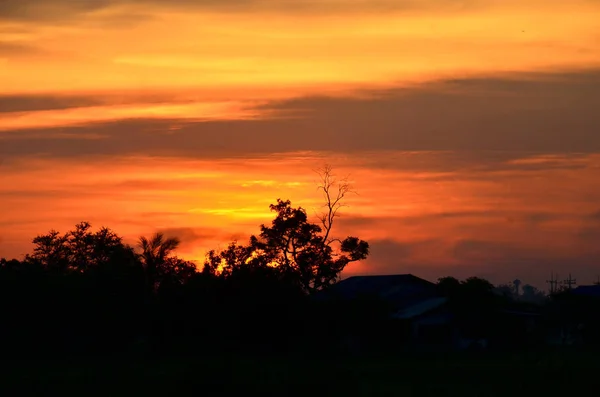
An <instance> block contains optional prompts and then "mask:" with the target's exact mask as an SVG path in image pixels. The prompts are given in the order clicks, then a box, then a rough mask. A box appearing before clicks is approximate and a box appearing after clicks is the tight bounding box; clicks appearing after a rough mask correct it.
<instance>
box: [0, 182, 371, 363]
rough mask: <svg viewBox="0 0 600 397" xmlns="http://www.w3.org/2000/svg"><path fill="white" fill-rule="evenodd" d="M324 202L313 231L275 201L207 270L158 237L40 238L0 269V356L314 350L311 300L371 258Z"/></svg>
mask: <svg viewBox="0 0 600 397" xmlns="http://www.w3.org/2000/svg"><path fill="white" fill-rule="evenodd" d="M325 192H326V193H327V194H326V197H327V198H328V199H329V198H330V197H329V194H328V191H325ZM327 203H328V207H327V208H328V210H327V211H326V213H325V214H324V216H323V217H322V218H321V220H322V224H321V225H318V224H315V223H312V222H310V221H309V219H308V216H307V213H306V211H305V210H304V209H303V208H295V207H293V206H292V205H291V203H290V202H289V201H282V200H278V201H277V203H276V204H274V205H271V207H270V208H271V210H272V211H273V212H274V214H275V217H274V219H273V221H272V222H271V224H270V225H262V226H261V228H260V234H258V235H256V236H252V237H251V238H250V239H249V241H248V243H247V244H239V243H237V242H233V243H231V244H230V245H229V246H228V247H227V248H226V249H224V250H222V251H211V252H209V253H208V255H207V258H206V261H205V263H204V264H202V266H196V264H194V263H191V262H188V261H186V260H183V259H181V258H179V257H177V256H175V255H174V254H173V253H174V251H175V250H176V248H177V247H178V245H179V241H178V240H177V239H176V238H168V237H166V236H164V235H162V234H160V233H158V234H156V235H154V236H151V237H149V238H147V237H141V238H140V239H139V243H138V245H137V246H136V247H132V246H129V245H128V244H125V243H124V242H123V239H122V237H121V236H119V235H118V234H116V233H115V232H114V231H112V230H110V229H108V228H101V229H100V230H97V231H93V230H92V227H91V225H90V224H89V223H87V222H82V223H80V224H78V225H76V226H75V228H74V229H73V230H71V231H68V232H66V233H63V234H61V233H59V232H57V231H50V232H49V233H47V234H45V235H40V236H37V237H35V238H34V239H33V245H34V248H33V251H32V253H31V254H29V255H26V256H25V258H24V259H23V260H6V259H2V260H0V312H1V313H2V326H1V328H0V344H2V346H1V348H2V349H3V352H4V353H5V354H14V355H17V356H21V357H22V356H25V355H47V354H58V355H70V354H110V353H123V352H131V353H132V354H152V355H155V354H161V353H190V352H194V351H197V352H203V351H210V350H217V351H220V352H222V351H226V350H230V349H231V350H237V351H239V350H240V349H249V350H254V349H256V350H259V351H261V352H265V351H269V350H271V349H273V350H278V351H281V350H285V349H287V348H295V349H298V348H299V347H301V346H311V345H313V346H314V345H315V343H316V339H318V337H317V333H316V332H315V330H314V328H313V329H310V328H311V327H312V324H313V323H312V322H311V321H308V320H309V319H308V318H307V316H309V315H312V313H311V312H310V311H309V310H307V308H308V305H309V304H310V303H309V301H308V299H307V297H308V296H309V295H310V294H313V293H315V292H317V291H321V290H323V289H325V288H327V287H328V286H330V285H332V284H334V283H335V282H336V281H337V279H338V277H339V274H340V272H341V271H342V270H343V269H344V268H345V266H346V265H347V264H348V263H350V262H353V261H359V260H362V259H365V258H366V257H367V255H368V253H369V245H368V243H367V242H365V241H363V240H360V239H359V238H357V237H347V238H345V239H344V240H337V239H333V238H331V228H332V225H333V220H334V218H335V215H336V213H335V211H337V209H338V208H339V205H338V203H337V202H336V201H335V197H334V200H328V201H327Z"/></svg>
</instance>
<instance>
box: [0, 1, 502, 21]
mask: <svg viewBox="0 0 600 397" xmlns="http://www.w3.org/2000/svg"><path fill="white" fill-rule="evenodd" d="M165 3H166V2H164V1H162V0H86V1H78V0H44V1H43V2H40V1H38V0H3V1H2V2H0V20H2V19H9V20H11V19H12V20H52V19H66V18H76V17H82V16H86V15H89V14H93V13H98V12H102V11H106V10H110V9H115V8H117V9H118V8H119V7H130V8H133V9H135V8H138V9H144V8H148V7H154V8H158V9H165V8H168V9H171V10H172V9H183V10H190V9H192V10H210V11H217V12H285V13H319V12H321V13H322V12H327V13H330V12H338V13H339V12H357V11H361V12H390V11H399V10H437V11H440V10H443V11H464V10H473V9H474V8H480V7H482V6H486V5H490V4H491V5H493V4H494V3H495V1H494V0H485V1H467V2H465V1H461V0H444V1H442V0H350V1H348V0H321V1H314V0H278V1H272V0H171V1H169V2H168V3H167V4H165Z"/></svg>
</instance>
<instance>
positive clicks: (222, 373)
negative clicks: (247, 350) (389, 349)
mask: <svg viewBox="0 0 600 397" xmlns="http://www.w3.org/2000/svg"><path fill="white" fill-rule="evenodd" d="M599 370H600V360H598V358H597V356H596V355H595V354H592V353H581V352H579V353H574V352H554V353H543V354H542V353H537V354H534V353H531V354H527V355H525V354H518V355H510V354H502V355H498V354H496V355H486V356H465V355H450V356H445V357H441V356H438V357H431V356H428V357H423V356H410V357H408V356H401V355H396V356H393V357H391V356H388V357H368V358H366V357H363V358H359V357H345V358H342V357H328V358H319V357H314V358H306V357H303V358H294V357H281V356H280V357H240V356H237V357H231V356H220V357H197V358H189V357H188V358H177V359H176V358H169V359H161V360H139V359H138V360H133V359H114V360H108V359H106V358H104V359H98V360H91V359H86V360H71V361H64V360H46V361H13V362H4V363H3V369H2V379H0V380H1V386H0V388H2V390H3V391H4V392H3V393H0V395H6V396H10V395H21V394H25V393H27V394H29V395H49V394H52V395H55V394H56V395H61V394H62V395H65V393H66V394H70V395H80V396H90V395H103V396H121V395H123V396H137V395H148V394H150V395H155V394H163V395H164V394H167V395H170V396H171V395H172V396H177V395H190V394H192V395H198V396H202V395H215V396H219V395H241V396H246V395H256V396H265V395H269V396H271V395H273V396H275V395H277V396H286V395H303V396H317V395H318V396H460V397H468V396H482V397H488V396H489V397H493V396H507V395H510V394H518V395H525V394H523V393H526V394H530V395H534V396H537V395H540V396H555V395H556V396H569V395H575V394H576V393H580V392H585V393H586V394H589V393H590V392H591V393H592V394H591V395H595V393H594V389H596V388H597V387H596V386H595V385H597V384H598V379H597V376H598V375H597V374H599V373H600V372H599ZM57 393H60V394H57Z"/></svg>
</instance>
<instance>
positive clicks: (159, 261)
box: [138, 233, 180, 289]
mask: <svg viewBox="0 0 600 397" xmlns="http://www.w3.org/2000/svg"><path fill="white" fill-rule="evenodd" d="M179 243H180V241H179V239H178V238H176V237H170V238H165V235H164V234H163V233H156V234H154V235H153V236H152V237H151V238H150V239H148V238H146V237H144V236H142V237H140V239H139V242H138V246H139V247H140V248H141V250H142V253H141V255H140V259H141V261H142V263H143V265H144V269H145V273H146V280H147V282H148V284H149V285H150V286H151V287H152V288H153V289H156V288H157V287H158V283H159V281H160V280H159V279H160V275H161V274H162V273H164V272H165V271H166V270H167V269H165V267H167V266H168V258H169V255H170V254H171V253H172V252H173V251H175V250H176V249H177V247H178V246H179Z"/></svg>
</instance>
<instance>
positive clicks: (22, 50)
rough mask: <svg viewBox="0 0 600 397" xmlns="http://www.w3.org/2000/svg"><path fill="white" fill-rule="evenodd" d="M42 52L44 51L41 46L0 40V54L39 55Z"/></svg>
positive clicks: (11, 55) (7, 55)
mask: <svg viewBox="0 0 600 397" xmlns="http://www.w3.org/2000/svg"><path fill="white" fill-rule="evenodd" d="M0 35H1V31H0ZM43 53H44V51H43V50H42V49H41V48H39V47H36V46H34V45H30V44H25V43H19V42H10V41H2V40H0V56H5V57H13V56H30V55H40V54H43Z"/></svg>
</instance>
